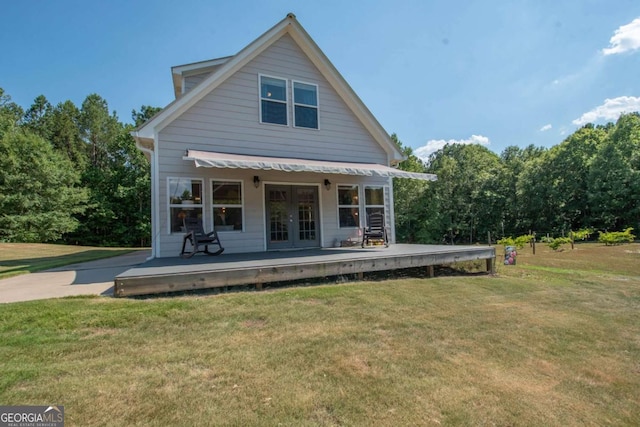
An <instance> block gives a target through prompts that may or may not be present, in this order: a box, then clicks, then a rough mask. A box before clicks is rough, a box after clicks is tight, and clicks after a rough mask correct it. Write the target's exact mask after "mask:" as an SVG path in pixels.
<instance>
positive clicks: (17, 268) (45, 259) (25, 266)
mask: <svg viewBox="0 0 640 427" xmlns="http://www.w3.org/2000/svg"><path fill="white" fill-rule="evenodd" d="M133 250H134V249H116V250H106V249H104V250H103V249H89V250H86V251H81V252H76V253H73V254H65V255H54V256H42V257H37V258H22V259H16V260H2V261H0V268H1V269H2V271H0V279H6V278H9V277H13V276H17V275H19V274H26V273H35V272H37V271H42V270H49V269H52V268H57V267H64V266H68V265H72V264H77V263H81V262H88V261H95V260H99V259H105V258H111V257H115V256H118V255H124V254H127V253H130V252H132V251H133ZM6 267H8V268H6ZM11 267H14V268H11ZM5 268H6V269H5Z"/></svg>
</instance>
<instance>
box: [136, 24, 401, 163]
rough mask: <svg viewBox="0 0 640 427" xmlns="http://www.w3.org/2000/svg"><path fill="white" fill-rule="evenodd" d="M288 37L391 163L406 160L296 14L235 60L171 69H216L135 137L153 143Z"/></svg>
mask: <svg viewBox="0 0 640 427" xmlns="http://www.w3.org/2000/svg"><path fill="white" fill-rule="evenodd" d="M285 34H289V35H290V36H291V37H292V38H293V40H294V41H295V43H296V44H297V45H298V46H299V47H300V48H301V49H302V51H303V52H304V54H305V55H306V56H307V57H308V58H309V60H310V61H311V62H312V63H313V64H314V66H315V67H316V68H317V69H318V70H319V71H320V73H321V74H322V75H323V76H324V77H325V78H326V79H327V81H328V82H329V84H330V85H331V86H332V87H333V88H334V89H335V90H336V92H337V93H338V95H339V96H340V97H341V98H342V99H343V101H344V102H345V103H346V104H347V106H348V107H349V108H350V109H351V110H352V111H353V113H354V114H355V116H356V117H357V118H358V119H359V120H360V121H361V122H362V124H363V125H364V127H365V128H366V129H367V130H368V131H369V133H370V134H371V135H372V137H373V138H374V140H375V141H376V142H378V144H380V146H381V147H382V148H383V149H384V150H385V151H386V152H387V153H388V156H389V160H390V162H391V163H397V162H398V161H401V160H403V159H404V156H403V155H402V153H401V152H400V150H399V149H398V147H397V146H396V145H395V144H394V142H393V141H392V140H391V138H390V137H389V134H387V132H386V131H385V130H384V128H383V127H382V126H381V125H380V123H379V122H378V121H377V119H376V118H375V117H374V116H373V114H372V113H371V112H370V111H369V109H368V108H367V107H366V106H365V105H364V103H363V102H362V100H361V99H360V98H359V97H358V96H357V95H356V94H355V92H354V91H353V89H352V88H351V86H350V85H349V84H348V83H347V82H346V80H345V79H344V78H343V77H342V75H341V74H340V73H339V72H338V70H337V69H336V68H335V67H334V66H333V64H332V63H331V61H329V59H328V58H327V57H326V55H325V54H324V53H323V52H322V50H321V49H320V48H319V47H318V45H317V44H316V43H315V42H314V41H313V39H312V38H311V36H310V35H309V34H308V33H307V32H306V31H305V29H304V28H303V27H302V25H300V23H299V22H298V20H297V19H296V16H295V15H294V14H293V13H288V14H287V15H286V17H285V18H284V19H283V20H281V21H280V22H278V23H277V24H276V25H274V26H273V27H271V28H270V29H269V30H267V31H266V32H265V33H264V34H262V35H261V36H260V37H258V38H257V39H255V40H254V41H253V42H251V43H249V44H248V45H247V46H246V47H244V48H243V49H242V50H240V52H238V53H237V54H236V55H234V56H231V57H224V58H218V59H212V60H208V61H202V62H196V63H192V64H185V65H182V66H176V67H172V72H174V71H176V72H181V73H182V72H193V71H194V70H196V69H198V68H200V67H202V68H206V67H211V66H213V65H215V66H217V67H216V68H215V69H214V71H213V72H212V73H211V75H209V76H208V77H207V78H206V79H205V80H203V81H202V82H201V83H200V84H199V85H198V86H196V87H195V88H193V89H192V90H190V91H189V92H187V93H185V94H183V95H182V96H181V97H179V98H177V99H176V100H175V101H173V102H172V103H170V104H169V105H168V106H167V107H165V108H164V109H163V110H162V111H161V112H160V113H158V114H157V115H156V116H154V117H153V118H151V119H150V120H149V121H147V122H146V123H145V124H143V125H142V126H141V127H139V128H138V129H137V130H136V131H134V132H133V135H134V137H136V138H139V139H146V140H150V139H153V138H154V135H155V134H156V133H157V132H159V131H160V130H161V129H163V128H164V127H165V126H167V125H168V124H169V123H171V122H172V121H173V120H174V119H175V118H176V117H178V116H179V115H180V114H182V113H183V112H185V111H186V110H187V109H188V108H190V107H191V106H193V105H194V104H195V103H196V102H198V101H199V100H200V99H202V98H203V97H204V96H206V95H207V94H208V93H210V92H211V91H212V90H213V89H215V88H216V87H218V86H219V85H220V84H221V83H222V82H224V81H225V80H227V79H228V78H229V77H230V76H232V75H233V74H235V73H236V72H237V71H238V70H240V69H241V68H242V67H243V66H244V65H246V64H247V63H248V62H249V61H251V60H252V59H253V58H255V57H256V56H258V55H259V54H260V53H262V52H263V51H265V50H266V49H267V48H268V47H269V46H271V45H272V44H273V43H275V42H276V41H277V40H279V39H280V38H281V37H282V36H283V35H285ZM174 81H175V80H174Z"/></svg>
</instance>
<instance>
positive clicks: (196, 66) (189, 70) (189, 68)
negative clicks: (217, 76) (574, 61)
mask: <svg viewBox="0 0 640 427" xmlns="http://www.w3.org/2000/svg"><path fill="white" fill-rule="evenodd" d="M231 58H233V56H225V57H224V58H216V59H209V60H208V61H200V62H193V63H191V64H184V65H176V66H174V67H171V78H172V79H173V92H174V94H175V95H176V98H179V97H180V96H181V95H182V78H183V77H186V76H191V75H194V74H200V73H208V72H211V71H214V70H215V69H216V68H218V67H220V66H221V65H223V64H224V63H225V62H227V61H228V60H229V59H231Z"/></svg>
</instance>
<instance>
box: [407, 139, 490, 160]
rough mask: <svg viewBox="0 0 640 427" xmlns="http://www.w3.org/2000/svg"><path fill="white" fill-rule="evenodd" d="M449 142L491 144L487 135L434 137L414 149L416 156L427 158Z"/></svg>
mask: <svg viewBox="0 0 640 427" xmlns="http://www.w3.org/2000/svg"><path fill="white" fill-rule="evenodd" d="M447 144H465V145H467V144H479V145H489V144H490V142H489V138H487V137H486V136H482V135H471V137H470V138H468V139H448V140H445V139H432V140H429V141H427V144H426V145H424V146H422V147H420V148H416V149H415V150H414V154H415V155H416V156H418V157H419V158H420V159H422V160H425V161H426V160H427V159H428V158H429V155H431V153H435V152H436V151H438V150H439V149H441V148H442V147H444V146H445V145H447Z"/></svg>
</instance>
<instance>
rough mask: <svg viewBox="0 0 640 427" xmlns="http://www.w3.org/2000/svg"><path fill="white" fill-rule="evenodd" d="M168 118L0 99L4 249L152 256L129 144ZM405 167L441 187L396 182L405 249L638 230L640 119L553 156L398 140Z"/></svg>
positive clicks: (625, 120)
mask: <svg viewBox="0 0 640 427" xmlns="http://www.w3.org/2000/svg"><path fill="white" fill-rule="evenodd" d="M159 110H160V109H159V108H156V107H150V106H142V107H141V108H140V110H139V111H136V110H133V111H132V116H131V117H132V121H133V124H127V123H123V122H121V121H120V120H119V119H118V117H117V115H116V114H115V112H113V113H110V112H109V108H108V104H107V101H106V100H104V99H103V98H102V97H100V96H99V95H97V94H91V95H89V96H87V97H86V98H85V100H84V101H83V102H82V105H80V106H76V105H75V104H74V103H73V102H71V101H65V102H62V103H59V104H57V105H52V104H51V103H49V101H48V100H47V99H46V98H45V97H44V96H43V95H41V96H38V97H37V98H36V99H35V100H34V101H33V104H32V105H31V106H30V107H29V108H28V109H26V110H25V109H23V108H22V107H21V106H19V105H17V104H15V103H14V102H12V101H11V97H10V96H9V95H8V94H6V93H5V92H4V90H3V89H2V88H0V241H4V242H63V243H67V244H78V245H95V246H147V245H149V243H150V237H151V236H150V233H151V225H150V224H151V220H150V216H151V206H150V203H151V196H150V194H151V183H150V177H149V162H148V161H147V160H146V159H145V158H144V155H143V154H142V153H141V152H140V151H139V150H137V149H136V147H135V142H134V140H133V138H132V137H131V135H130V132H131V130H133V129H134V127H135V126H138V125H140V124H142V123H144V122H145V121H146V120H147V119H149V118H150V117H152V116H153V115H154V114H155V113H156V112H158V111H159ZM392 138H393V139H394V141H395V142H396V143H397V144H398V146H399V148H400V149H401V150H402V151H403V153H404V154H405V155H406V156H407V160H406V161H404V162H402V163H401V165H400V167H401V168H402V169H404V170H408V171H413V172H426V173H435V174H437V175H438V181H436V182H423V181H416V180H407V179H395V180H394V200H395V214H396V236H397V240H398V241H401V242H408V243H454V244H455V243H469V242H472V243H475V242H478V241H486V239H487V233H489V232H490V233H491V235H492V236H494V239H496V238H500V237H504V236H516V235H520V234H526V233H528V232H529V231H538V232H544V233H551V234H555V235H561V234H564V233H568V232H569V231H570V230H577V229H583V228H593V229H595V230H624V229H626V228H628V227H633V228H636V229H638V228H640V114H638V113H631V114H625V115H622V116H620V118H619V119H618V120H617V122H616V123H608V124H606V125H598V126H594V125H592V124H588V125H585V126H583V127H582V128H580V129H578V130H576V131H575V132H574V133H573V134H572V135H570V136H569V137H567V138H566V139H565V140H564V141H562V142H561V143H560V144H558V145H556V146H554V147H552V148H551V149H546V148H542V147H536V146H533V145H530V146H528V147H526V148H520V147H518V146H515V145H514V146H509V147H507V148H506V149H505V150H504V151H503V152H502V153H501V154H500V155H497V154H495V153H493V152H492V151H490V150H489V149H487V148H486V147H483V146H479V145H458V144H456V145H447V146H445V147H444V148H442V149H441V150H438V151H437V152H435V153H433V154H432V155H431V156H430V157H429V158H428V159H427V161H426V162H423V161H421V160H420V159H418V158H417V157H416V156H415V155H414V154H413V152H412V150H411V148H409V147H405V146H403V145H402V143H401V142H400V141H399V139H398V138H397V136H396V135H393V136H392Z"/></svg>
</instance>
